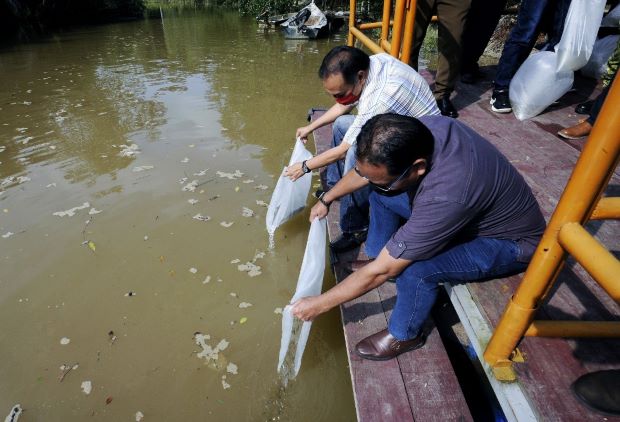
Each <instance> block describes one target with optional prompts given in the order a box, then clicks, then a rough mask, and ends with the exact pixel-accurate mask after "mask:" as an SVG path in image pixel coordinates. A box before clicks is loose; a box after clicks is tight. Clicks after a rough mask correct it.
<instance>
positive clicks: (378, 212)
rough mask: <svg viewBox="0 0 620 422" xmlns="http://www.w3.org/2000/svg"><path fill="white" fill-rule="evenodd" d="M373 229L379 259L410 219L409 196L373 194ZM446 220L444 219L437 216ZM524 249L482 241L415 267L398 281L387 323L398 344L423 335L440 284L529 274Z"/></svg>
mask: <svg viewBox="0 0 620 422" xmlns="http://www.w3.org/2000/svg"><path fill="white" fill-rule="evenodd" d="M370 212H371V215H370V228H369V230H368V239H367V240H366V253H367V254H368V255H369V256H373V257H374V256H377V255H378V253H379V252H380V251H381V249H382V248H383V247H384V246H385V243H386V242H387V241H388V240H389V239H390V238H391V237H392V235H393V234H394V232H395V231H396V230H398V228H399V227H400V226H401V225H402V222H403V220H406V219H408V218H409V217H410V216H411V207H410V206H409V197H408V195H407V194H406V193H403V194H401V195H397V196H393V197H387V196H382V195H379V194H377V193H376V192H373V193H371V194H370ZM438 218H441V216H438ZM520 257H521V248H520V247H519V245H518V243H517V242H515V241H513V240H502V239H495V238H488V237H477V238H475V239H473V240H470V241H466V242H464V243H460V244H455V245H451V246H450V247H449V248H447V249H446V250H444V251H443V252H441V253H439V254H438V255H436V256H434V257H433V258H430V259H427V260H424V261H414V262H413V263H412V264H411V265H409V266H408V267H407V268H406V269H405V270H404V271H403V272H402V273H401V274H400V275H399V276H398V277H397V278H396V304H395V305H394V310H393V311H392V315H391V317H390V322H389V323H388V330H389V332H390V333H391V334H392V335H393V336H394V337H396V338H397V339H399V340H408V339H411V338H414V337H416V336H417V335H418V334H420V332H421V330H422V327H423V325H424V322H425V321H426V319H427V318H428V316H429V314H430V312H431V308H432V307H433V304H434V303H435V300H436V298H437V289H438V288H439V285H440V284H441V283H453V282H456V283H459V282H467V281H475V280H482V279H487V278H494V277H502V276H506V275H509V274H514V273H517V272H521V271H523V270H525V268H526V267H527V264H526V263H523V262H521V261H520Z"/></svg>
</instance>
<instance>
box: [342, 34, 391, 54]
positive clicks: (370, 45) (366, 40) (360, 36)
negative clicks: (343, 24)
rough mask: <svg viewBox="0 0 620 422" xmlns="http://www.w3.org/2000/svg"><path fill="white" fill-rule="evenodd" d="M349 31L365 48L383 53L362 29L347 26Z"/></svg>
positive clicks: (374, 52)
mask: <svg viewBox="0 0 620 422" xmlns="http://www.w3.org/2000/svg"><path fill="white" fill-rule="evenodd" d="M349 32H350V33H351V34H353V35H354V36H355V38H357V39H358V40H360V42H361V43H362V44H364V46H365V47H366V48H368V49H369V50H370V51H372V52H373V54H379V53H385V52H384V51H383V50H381V47H379V44H377V43H376V42H374V41H373V40H371V39H370V38H368V37H367V36H366V35H364V33H363V32H362V31H360V30H359V29H357V28H354V27H351V28H349Z"/></svg>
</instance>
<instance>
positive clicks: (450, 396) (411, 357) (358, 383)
mask: <svg viewBox="0 0 620 422" xmlns="http://www.w3.org/2000/svg"><path fill="white" fill-rule="evenodd" d="M322 113H323V111H322V110H311V112H310V116H311V117H312V118H313V119H316V118H318V117H320V116H321V114H322ZM314 141H315V144H316V148H317V154H318V153H321V152H323V151H325V150H326V149H328V148H330V143H331V125H330V126H325V127H323V128H320V129H318V130H316V131H315V132H314ZM321 173H322V174H321V176H322V177H321V178H322V180H323V183H324V182H325V180H324V172H323V171H322V172H321ZM324 186H325V184H324ZM328 232H329V235H330V239H337V238H338V237H339V236H340V227H339V208H338V202H334V204H333V205H332V206H331V209H330V212H329V215H328ZM366 260H367V257H366V255H365V254H364V253H363V248H358V249H355V250H353V251H348V252H345V253H339V254H332V263H333V266H334V271H335V274H336V279H337V280H339V281H340V280H343V279H344V278H345V277H346V276H347V275H349V274H350V272H351V271H352V270H355V269H356V268H357V267H359V265H361V264H360V262H361V263H362V264H363V262H365V261H366ZM394 297H395V287H394V285H393V284H391V283H386V284H384V285H383V286H381V287H380V288H379V289H375V290H372V291H370V292H368V293H366V294H365V295H364V296H362V297H360V298H358V299H356V300H354V301H351V302H348V303H345V304H343V305H342V306H341V312H342V320H343V325H344V332H345V340H346V344H347V351H348V356H349V366H350V370H351V377H352V381H353V389H354V395H355V403H356V410H357V416H358V420H360V421H373V422H374V421H377V420H381V421H413V420H419V421H427V420H463V421H470V420H472V417H471V413H470V412H469V408H468V406H467V403H466V401H465V398H464V396H463V393H462V391H461V388H460V385H459V382H458V380H457V378H456V375H455V374H454V370H453V368H452V366H451V363H450V359H449V358H448V355H447V353H446V351H445V347H444V345H443V343H442V341H441V338H440V336H439V334H438V332H437V330H436V329H434V325H433V324H432V322H431V323H430V324H429V325H428V326H427V327H426V331H427V332H428V333H429V335H428V339H427V342H426V345H425V346H424V347H423V348H421V349H418V350H416V351H415V352H411V353H405V354H403V355H401V356H399V357H398V358H397V359H392V360H389V361H385V362H376V361H369V360H366V359H362V358H360V357H359V356H357V355H356V354H355V352H354V350H355V345H356V344H357V343H358V342H359V341H360V340H362V339H363V338H365V337H367V336H369V335H371V334H374V333H375V332H377V331H380V330H382V329H384V328H385V327H386V326H387V321H388V318H389V315H390V313H391V309H392V307H393V303H394Z"/></svg>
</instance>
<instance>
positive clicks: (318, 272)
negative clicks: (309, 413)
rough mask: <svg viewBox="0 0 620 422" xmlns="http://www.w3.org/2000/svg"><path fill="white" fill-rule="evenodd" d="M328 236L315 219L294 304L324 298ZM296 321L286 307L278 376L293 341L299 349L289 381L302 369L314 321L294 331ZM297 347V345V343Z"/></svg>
mask: <svg viewBox="0 0 620 422" xmlns="http://www.w3.org/2000/svg"><path fill="white" fill-rule="evenodd" d="M326 235H327V224H326V220H325V219H324V218H323V219H320V220H319V219H318V218H315V219H314V220H313V221H312V224H311V225H310V233H309V234H308V242H307V243H306V252H305V253H304V260H303V262H302V264H301V270H300V271H299V279H298V281H297V289H296V290H295V295H293V298H292V299H291V303H293V302H295V301H296V300H297V299H301V298H302V297H306V296H316V295H319V294H321V288H322V287H323V273H324V271H325V245H326V240H325V237H326ZM294 322H295V317H294V316H293V314H292V313H291V307H290V305H289V306H286V307H285V308H284V311H283V312H282V340H281V342H280V357H279V359H278V372H282V368H283V367H285V366H287V365H285V357H286V355H287V352H288V349H289V345H290V343H291V339H293V337H296V339H297V341H296V343H297V348H296V349H295V358H294V359H293V367H292V368H286V370H285V371H284V375H285V376H286V380H288V378H291V379H292V378H295V377H296V376H297V373H298V372H299V368H300V367H301V357H302V356H303V354H304V349H305V348H306V342H307V341H308V335H309V334H310V327H311V326H312V322H311V321H304V322H303V324H302V326H301V330H298V332H295V333H294V332H293V331H294ZM294 343H295V342H294Z"/></svg>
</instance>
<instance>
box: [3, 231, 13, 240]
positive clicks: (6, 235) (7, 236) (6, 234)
mask: <svg viewBox="0 0 620 422" xmlns="http://www.w3.org/2000/svg"><path fill="white" fill-rule="evenodd" d="M14 234H15V233H13V232H6V233H5V234H3V235H2V237H3V238H4V239H8V238H9V237H11V236H13V235H14Z"/></svg>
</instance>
